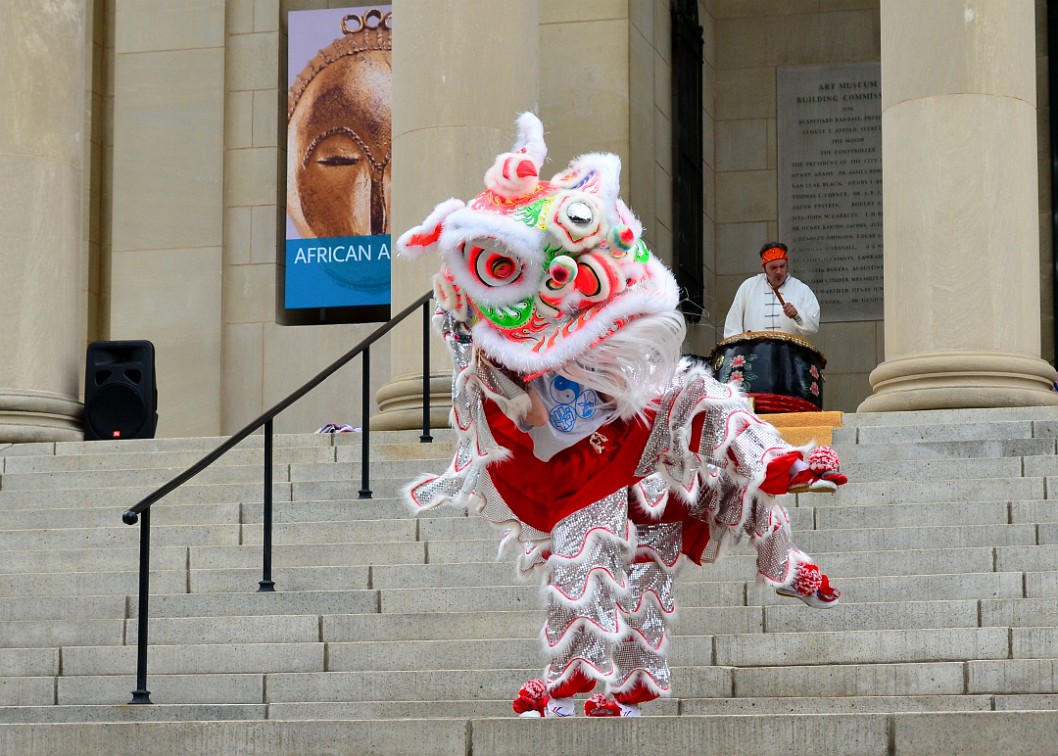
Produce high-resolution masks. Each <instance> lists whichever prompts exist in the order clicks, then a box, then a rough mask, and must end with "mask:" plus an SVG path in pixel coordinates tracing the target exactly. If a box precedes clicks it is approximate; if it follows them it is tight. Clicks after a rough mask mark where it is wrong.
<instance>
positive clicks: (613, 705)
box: [584, 693, 621, 717]
mask: <svg viewBox="0 0 1058 756" xmlns="http://www.w3.org/2000/svg"><path fill="white" fill-rule="evenodd" d="M584 715H585V716H588V717H619V716H621V707H620V706H619V705H618V704H617V702H616V701H611V700H610V699H609V698H607V697H606V696H604V695H603V694H602V693H596V694H595V695H594V696H592V697H591V698H589V699H588V700H587V701H585V702H584Z"/></svg>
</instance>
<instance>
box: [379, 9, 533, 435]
mask: <svg viewBox="0 0 1058 756" xmlns="http://www.w3.org/2000/svg"><path fill="white" fill-rule="evenodd" d="M538 28H539V15H538V0H519V2H496V0H447V1H446V2H443V3H439V2H436V0H400V1H399V2H395V3H394V4H393V199H392V203H393V204H392V208H391V210H392V216H393V236H394V238H395V237H397V236H399V235H400V234H402V233H404V231H406V230H407V229H408V228H410V227H412V226H414V225H415V224H417V223H419V222H420V221H422V220H423V219H424V218H425V217H426V216H427V215H429V214H430V211H431V210H433V207H434V205H436V204H437V203H438V202H442V201H444V200H446V199H448V198H450V197H458V198H460V199H463V200H466V199H469V198H471V197H473V196H475V195H477V194H478V193H479V192H481V191H482V190H483V189H484V183H483V178H484V175H485V171H486V170H488V168H489V166H490V165H491V164H492V159H493V158H494V157H495V156H496V155H497V154H498V153H500V152H503V151H505V150H508V149H510V147H511V145H512V144H513V141H514V139H515V123H514V122H515V119H516V118H517V116H518V114H519V113H521V112H523V111H526V110H533V111H536V108H537V96H538V79H539V73H538V70H539V63H538V48H539V43H538V36H539V32H538ZM438 268H439V261H438V259H437V258H436V257H426V258H423V259H419V260H416V261H414V262H412V261H408V260H402V259H395V260H394V261H393V307H392V310H393V313H394V314H396V313H397V312H399V311H400V310H402V309H404V308H405V307H406V306H407V305H408V304H410V303H411V302H413V301H414V300H415V299H417V298H418V297H419V296H420V295H422V294H423V293H425V292H427V291H429V290H430V289H431V287H432V278H433V274H434V273H436V272H437V270H438ZM421 324H422V319H421V318H420V317H419V316H415V317H413V318H411V319H410V320H409V321H406V322H405V323H404V324H402V325H401V326H399V327H398V328H396V329H395V330H394V332H393V334H392V335H391V337H390V338H392V339H393V348H392V350H391V352H392V354H391V358H390V360H391V367H392V372H391V375H392V376H393V379H392V380H391V381H390V383H388V384H386V385H385V386H383V387H382V388H381V389H379V391H378V393H377V395H376V399H377V401H378V405H379V410H380V411H379V414H378V415H377V416H375V417H374V418H372V420H371V427H372V428H373V429H376V428H377V429H379V430H397V429H408V428H421V427H422V325H421ZM450 389H451V362H450V360H449V357H448V354H447V352H446V351H445V349H444V345H443V344H442V343H441V342H440V340H439V339H437V338H433V339H432V346H431V374H430V396H431V399H430V405H431V413H430V414H431V425H433V426H434V427H437V426H443V425H445V424H447V422H448V413H449V410H450V409H451V406H452V400H451V394H450Z"/></svg>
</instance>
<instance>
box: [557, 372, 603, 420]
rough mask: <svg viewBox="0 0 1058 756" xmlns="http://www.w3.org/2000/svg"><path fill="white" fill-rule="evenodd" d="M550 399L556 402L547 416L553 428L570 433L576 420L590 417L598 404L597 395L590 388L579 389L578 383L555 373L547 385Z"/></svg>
mask: <svg viewBox="0 0 1058 756" xmlns="http://www.w3.org/2000/svg"><path fill="white" fill-rule="evenodd" d="M548 391H549V393H550V394H551V399H552V400H554V401H555V402H556V403H557V404H556V406H555V407H553V408H552V410H551V412H550V413H549V415H548V417H549V419H550V421H551V425H552V426H553V427H554V428H555V430H558V431H561V432H563V433H570V432H571V431H573V429H574V428H576V426H577V420H579V419H583V420H587V419H589V418H590V417H592V416H593V415H594V414H595V412H596V410H597V409H598V406H599V396H598V394H596V393H595V391H594V390H592V389H587V390H581V387H580V384H579V383H575V382H574V381H571V380H570V379H569V378H565V377H563V376H561V375H556V376H555V378H554V380H553V381H551V385H550V386H549V387H548Z"/></svg>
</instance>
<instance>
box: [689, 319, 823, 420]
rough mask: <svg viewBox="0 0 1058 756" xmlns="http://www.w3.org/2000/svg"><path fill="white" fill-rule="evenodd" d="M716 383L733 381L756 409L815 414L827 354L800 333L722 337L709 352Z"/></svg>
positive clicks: (769, 333)
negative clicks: (749, 397)
mask: <svg viewBox="0 0 1058 756" xmlns="http://www.w3.org/2000/svg"><path fill="white" fill-rule="evenodd" d="M709 364H710V366H711V367H712V368H713V372H714V373H715V374H716V379H717V380H718V381H720V382H721V383H737V384H739V385H740V386H741V387H742V390H743V391H745V392H746V393H747V394H748V395H749V396H751V397H753V409H754V411H756V412H819V411H821V410H822V409H823V368H825V367H826V365H827V358H826V357H824V356H823V354H822V352H820V351H819V350H818V349H816V347H815V345H814V344H813V343H812V342H811V341H808V340H807V339H803V338H801V337H800V336H793V335H791V334H788V333H779V332H776V331H749V332H747V333H740V334H738V335H736V336H732V337H730V338H727V339H724V340H723V341H721V342H720V343H719V344H717V345H716V346H715V347H714V348H713V351H712V352H710V353H709Z"/></svg>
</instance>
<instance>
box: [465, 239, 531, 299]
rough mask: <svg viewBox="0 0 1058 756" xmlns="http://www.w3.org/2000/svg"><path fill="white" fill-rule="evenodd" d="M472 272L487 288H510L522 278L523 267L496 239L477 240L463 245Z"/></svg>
mask: <svg viewBox="0 0 1058 756" xmlns="http://www.w3.org/2000/svg"><path fill="white" fill-rule="evenodd" d="M462 247H463V254H464V255H465V256H466V259H467V263H468V266H469V268H470V271H471V272H472V274H473V275H474V276H475V278H476V279H477V280H478V281H479V282H480V283H482V284H484V285H485V286H492V287H496V286H509V285H511V284H513V283H516V282H518V281H519V280H521V278H522V272H523V271H522V266H521V264H520V263H519V261H518V260H517V259H516V258H515V257H514V256H512V255H511V254H510V252H508V250H507V249H506V247H504V246H503V245H502V244H501V243H499V242H497V240H495V239H476V240H474V241H471V242H466V243H464V244H463V245H462Z"/></svg>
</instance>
